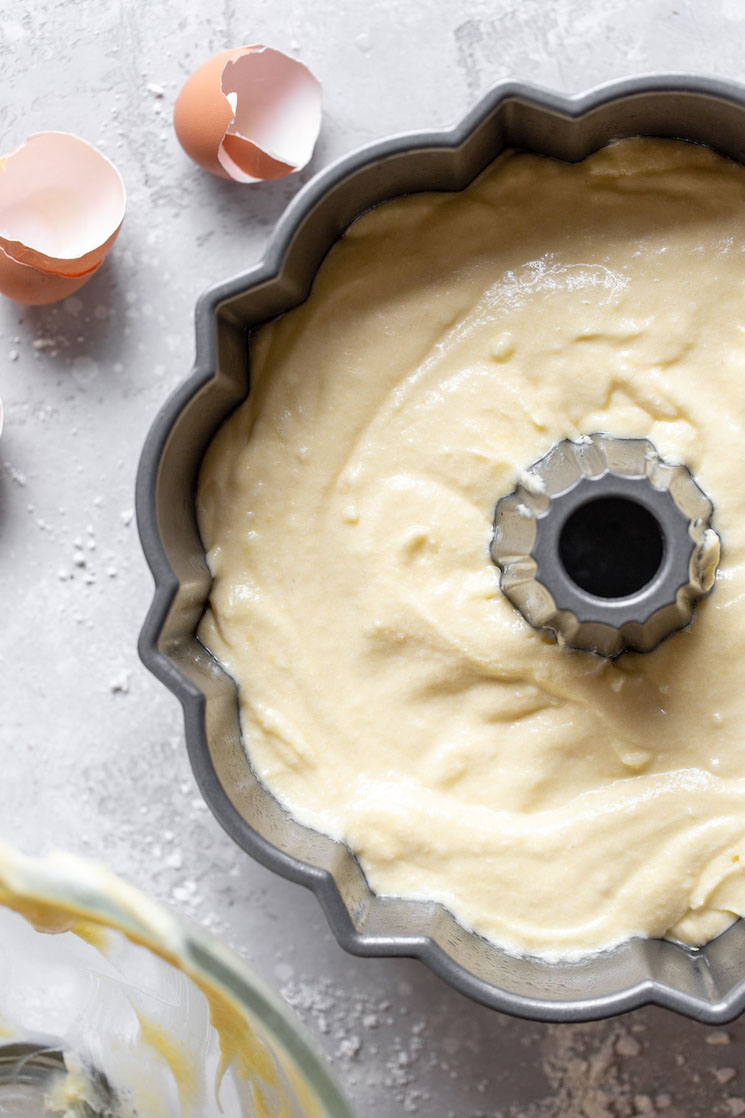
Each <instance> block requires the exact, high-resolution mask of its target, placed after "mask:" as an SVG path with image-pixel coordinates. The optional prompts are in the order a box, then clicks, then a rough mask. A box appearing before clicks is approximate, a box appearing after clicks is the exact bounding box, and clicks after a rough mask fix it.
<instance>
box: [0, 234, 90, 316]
mask: <svg viewBox="0 0 745 1118" xmlns="http://www.w3.org/2000/svg"><path fill="white" fill-rule="evenodd" d="M99 267H100V265H96V267H95V268H92V269H91V270H90V271H89V272H85V273H84V274H83V275H82V276H60V275H57V274H55V273H54V272H42V271H40V270H39V269H38V268H32V267H31V266H30V265H29V264H22V263H21V262H20V261H19V260H14V259H13V257H12V256H8V254H7V252H5V251H4V250H3V249H2V248H0V294H3V295H5V296H7V298H8V299H14V300H15V302H17V303H26V304H27V305H28V306H43V305H44V304H46V303H56V302H58V301H59V300H60V299H66V298H67V296H68V295H72V294H73V292H75V291H77V290H78V288H80V287H82V286H83V284H84V283H87V282H88V280H89V279H90V278H91V276H92V275H93V274H94V272H97V271H98V269H99Z"/></svg>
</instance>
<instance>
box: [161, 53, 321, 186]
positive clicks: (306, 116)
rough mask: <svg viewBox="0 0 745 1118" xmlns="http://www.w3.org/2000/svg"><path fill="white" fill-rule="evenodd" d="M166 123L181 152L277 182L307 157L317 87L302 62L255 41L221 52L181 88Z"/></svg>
mask: <svg viewBox="0 0 745 1118" xmlns="http://www.w3.org/2000/svg"><path fill="white" fill-rule="evenodd" d="M173 123H174V127H175V129H176V135H177V136H178V139H179V143H180V144H181V146H182V148H183V149H184V151H185V152H186V154H187V155H188V156H189V157H190V158H191V159H193V160H194V162H195V163H198V164H199V166H200V167H203V168H204V170H205V171H210V172H211V173H212V174H213V175H219V176H220V177H221V178H225V179H233V180H234V181H236V182H262V181H264V180H266V179H279V178H283V177H284V176H285V175H289V174H292V172H293V171H299V170H301V169H302V168H303V167H304V166H305V165H306V164H307V163H308V161H309V160H310V157H311V155H312V154H313V148H314V147H315V143H316V139H317V138H318V132H319V130H320V127H321V86H320V83H319V82H318V80H317V79H316V78H314V77H313V75H312V74H311V72H310V70H308V68H307V66H304V65H303V64H302V62H298V61H297V60H296V59H294V58H290V57H289V56H288V55H286V54H283V53H282V51H278V50H273V49H272V48H271V47H264V46H260V45H254V46H247V47H236V48H234V49H233V50H226V51H222V52H221V53H220V54H216V55H215V56H214V57H213V58H210V59H209V61H207V62H205V63H204V65H203V66H200V68H199V69H198V70H196V71H195V72H194V73H193V74H192V76H191V77H190V78H189V79H188V81H187V82H186V84H185V85H184V87H183V89H182V90H181V93H180V94H179V96H178V99H177V101H176V104H175V106H174V110H173Z"/></svg>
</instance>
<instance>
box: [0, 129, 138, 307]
mask: <svg viewBox="0 0 745 1118" xmlns="http://www.w3.org/2000/svg"><path fill="white" fill-rule="evenodd" d="M125 206H126V194H125V190H124V183H123V182H122V179H121V176H120V175H119V172H118V171H117V169H116V167H114V165H113V163H111V162H110V161H109V160H108V159H106V157H105V156H104V155H102V154H101V153H100V152H99V151H97V150H96V149H95V148H94V147H92V146H91V145H90V144H88V143H86V142H85V140H81V139H80V138H79V137H77V136H72V135H70V134H69V133H67V132H38V133H36V134H35V135H33V136H29V138H28V139H27V140H26V141H24V143H22V144H20V145H19V146H18V147H17V148H15V150H14V151H11V152H10V153H9V154H8V155H6V156H3V157H2V159H0V249H2V250H3V251H4V253H5V255H6V256H8V257H10V258H11V259H12V260H15V261H17V262H19V263H21V264H25V265H28V266H30V267H32V268H36V269H38V270H39V271H41V272H45V273H54V274H55V275H56V276H64V277H81V276H83V277H87V276H89V275H90V273H91V272H92V271H93V270H94V269H95V268H97V267H98V265H99V264H100V263H101V261H102V260H103V258H104V257H105V255H106V253H107V252H108V251H109V249H110V248H111V246H112V244H113V243H114V241H115V240H116V237H117V235H118V233H119V229H120V227H121V223H122V220H123V218H124V209H125ZM8 271H10V269H8ZM79 286H80V284H78V287H79ZM50 290H51V288H50ZM6 293H7V292H6ZM12 297H13V296H11V298H12ZM50 301H51V300H50Z"/></svg>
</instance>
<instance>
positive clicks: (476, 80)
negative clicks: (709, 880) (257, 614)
mask: <svg viewBox="0 0 745 1118" xmlns="http://www.w3.org/2000/svg"><path fill="white" fill-rule="evenodd" d="M744 31H745V0H679V2H678V3H675V2H674V0H672V2H663V0H623V2H620V0H608V2H607V3H606V4H604V5H594V4H589V3H586V2H584V0H553V2H549V0H546V2H542V0H522V2H520V0H430V2H429V3H414V2H413V0H378V3H377V4H370V3H364V2H362V0H346V2H345V0H314V2H313V3H310V2H308V0H273V2H272V3H269V2H267V0H254V2H253V3H243V4H241V3H238V0H221V2H219V3H218V2H216V0H180V2H179V3H173V2H167V3H147V2H146V0H118V2H113V0H34V2H33V3H32V4H28V3H27V2H26V0H0V62H1V68H0V73H2V78H1V79H0V82H1V88H0V123H1V126H2V150H9V149H10V148H12V147H13V146H14V145H15V144H16V143H17V142H18V141H20V140H21V139H23V138H24V137H25V136H26V135H27V134H29V133H31V132H34V131H37V130H42V129H64V130H69V131H73V132H77V133H78V134H80V135H82V136H83V137H85V138H86V139H88V140H90V141H91V142H93V143H94V144H97V145H99V146H100V147H101V148H102V150H103V151H104V152H106V153H107V154H108V155H109V156H110V157H111V158H112V159H113V160H114V161H115V162H116V163H117V164H118V166H119V167H120V169H121V171H122V174H123V175H124V178H125V180H126V183H127V187H128V190H129V206H128V213H127V218H126V221H125V225H124V228H123V231H122V234H121V237H120V239H119V242H118V244H117V245H116V247H115V250H114V251H113V253H112V254H111V256H110V258H109V260H108V262H107V263H106V264H105V266H104V267H103V268H102V270H101V271H100V273H99V274H98V275H97V276H96V277H95V278H94V279H93V280H92V281H91V282H90V283H89V284H88V285H87V286H86V287H85V288H83V290H82V291H81V292H80V293H79V294H78V295H77V296H75V297H73V298H71V299H68V300H67V301H66V302H64V303H62V304H60V305H58V306H55V307H50V308H46V309H38V310H33V309H24V308H21V307H18V306H16V305H13V304H11V303H8V302H7V301H2V303H1V305H0V394H2V397H3V399H4V401H5V406H6V427H5V432H4V434H3V436H2V440H1V441H0V466H1V469H0V594H1V595H2V603H3V614H2V618H3V620H2V639H1V641H0V702H1V707H0V709H1V712H2V713H1V714H0V836H2V837H3V838H6V839H10V840H11V841H13V842H14V843H16V844H17V845H19V846H21V847H22V848H24V849H26V850H28V851H40V850H44V849H47V848H49V847H50V846H57V847H64V848H67V849H69V850H73V851H77V852H82V853H85V854H89V855H93V856H95V857H97V858H101V859H104V860H105V861H106V862H107V863H108V864H109V865H110V866H111V867H112V868H113V869H114V870H116V871H118V872H119V873H121V874H123V875H124V876H126V877H127V878H129V879H130V880H132V881H134V882H136V883H137V884H138V885H140V886H141V887H143V888H144V889H146V890H148V891H149V892H151V893H153V894H154V895H156V896H158V897H160V898H162V899H164V900H166V901H168V902H170V903H171V904H173V905H174V906H176V908H178V909H179V910H180V911H182V912H184V913H186V914H188V915H189V916H191V917H193V918H195V919H196V920H198V921H202V922H204V923H205V924H207V925H208V926H209V927H211V928H212V929H214V930H215V931H216V932H217V933H219V934H220V935H221V936H223V937H224V938H225V939H226V940H227V941H228V942H230V943H231V944H232V945H234V946H235V947H236V948H237V949H238V950H239V951H240V952H241V953H242V954H244V955H245V956H246V957H247V958H248V959H250V960H251V962H252V963H253V964H254V966H255V967H257V968H258V970H260V971H261V973H262V974H263V975H264V977H265V978H266V979H267V980H268V981H269V982H270V983H271V984H272V985H273V986H274V987H275V988H277V989H278V990H279V991H280V992H281V993H282V995H283V996H284V997H285V998H286V999H287V1000H288V1001H289V1002H290V1004H291V1005H293V1006H294V1007H295V1008H296V1009H297V1010H298V1012H299V1013H300V1014H301V1016H302V1017H303V1018H304V1020H305V1021H306V1022H307V1024H308V1026H309V1028H310V1030H311V1032H312V1033H313V1035H314V1037H315V1039H316V1041H317V1042H318V1044H319V1045H320V1046H321V1047H322V1048H323V1049H324V1050H325V1051H326V1052H327V1053H328V1055H329V1057H330V1058H331V1059H332V1060H333V1063H334V1065H335V1067H336V1068H337V1071H338V1074H339V1076H340V1078H341V1080H342V1082H343V1083H344V1084H345V1086H346V1088H347V1090H348V1093H349V1095H350V1097H351V1098H352V1100H353V1101H354V1103H355V1106H356V1109H357V1113H358V1115H359V1118H373V1116H376V1118H378V1116H382V1118H387V1116H389V1115H397V1114H407V1113H420V1114H426V1115H428V1116H432V1118H446V1116H451V1115H452V1116H455V1118H477V1116H499V1118H614V1116H615V1118H625V1116H631V1115H635V1114H639V1115H641V1114H649V1113H665V1114H667V1115H668V1116H669V1118H683V1116H685V1118H697V1116H701V1118H702V1116H707V1118H709V1116H735V1118H736V1116H737V1115H741V1114H743V1113H745V1101H744V1099H745V1066H744V1065H743V1044H744V1043H745V1031H744V1030H743V1028H742V1027H741V1026H739V1025H736V1026H733V1027H731V1028H729V1029H727V1030H721V1029H720V1030H713V1029H707V1028H702V1027H700V1026H697V1025H694V1024H692V1023H690V1022H686V1021H683V1020H679V1019H677V1018H674V1017H673V1016H671V1015H669V1014H665V1013H662V1012H661V1011H656V1010H648V1011H643V1012H640V1013H637V1014H634V1015H632V1016H629V1017H626V1018H623V1019H620V1020H617V1021H613V1022H608V1023H604V1024H598V1025H589V1026H583V1027H577V1028H555V1027H547V1026H542V1025H536V1024H530V1023H523V1022H518V1021H513V1020H510V1019H507V1018H503V1017H500V1016H498V1015H496V1014H492V1013H490V1012H488V1011H486V1010H484V1009H481V1008H479V1007H477V1006H474V1005H471V1004H470V1003H469V1002H467V1001H466V1000H465V999H463V998H462V997H460V996H459V995H457V994H455V993H454V992H452V991H451V990H449V989H448V988H447V987H446V986H445V985H444V984H443V983H442V982H441V981H440V980H439V979H437V978H435V977H434V976H433V975H431V974H429V973H428V972H427V971H425V970H424V969H423V968H422V967H421V966H420V965H419V964H417V963H415V962H410V961H406V960H398V961H392V960H391V961H389V960H376V961H371V960H363V959H355V958H351V957H348V956H346V955H345V954H344V953H343V952H342V951H341V949H340V948H339V947H338V946H337V945H336V943H335V942H334V941H333V940H332V939H331V937H330V935H329V933H328V931H327V929H326V927H325V924H324V920H323V918H322V916H321V913H320V910H319V908H318V906H317V904H316V901H315V900H314V899H313V897H311V896H310V895H307V894H306V893H304V892H303V891H302V890H300V889H298V888H297V887H295V886H293V885H290V884H288V883H287V882H285V881H282V880H279V879H278V878H275V877H273V876H272V875H271V874H269V873H268V872H267V871H265V870H263V869H262V868H260V867H259V866H257V865H254V864H253V863H251V862H250V861H249V860H248V859H247V858H246V857H245V856H244V855H242V854H241V853H240V852H239V851H238V850H237V849H236V848H235V847H234V846H233V845H232V843H231V842H230V841H229V840H228V839H227V838H226V837H225V836H224V835H223V833H222V832H221V830H220V829H219V827H218V826H217V824H216V823H215V822H214V821H213V819H212V817H211V816H210V814H209V813H208V811H207V810H206V809H205V807H204V806H203V804H202V802H201V800H200V797H199V794H198V792H197V789H196V787H195V784H194V781H193V779H192V776H191V772H190V770H189V767H188V764H187V760H186V756H185V751H184V748H183V738H182V728H181V721H180V712H179V709H178V707H177V704H176V702H175V700H174V699H173V698H172V697H171V696H170V695H169V694H168V693H167V692H165V691H164V690H163V688H162V687H161V686H160V685H159V684H158V683H156V682H155V680H154V679H152V678H151V677H149V676H148V674H147V673H146V672H145V671H144V669H143V668H142V667H141V666H140V665H139V662H138V660H137V655H136V650H135V644H136V638H137V633H138V628H139V625H140V622H141V619H142V617H143V615H144V613H145V610H146V607H147V604H148V600H149V597H150V592H151V583H150V577H149V574H148V572H147V570H146V567H145V564H144V561H143V558H142V555H141V553H140V548H139V543H138V540H137V536H136V529H135V525H134V522H133V518H132V505H133V495H132V490H133V480H134V473H135V467H136V463H137V458H138V453H139V449H140V446H141V444H142V441H143V439H144V436H145V433H146V431H147V428H148V425H149V424H150V421H151V419H152V418H153V416H154V414H155V412H156V410H157V408H158V406H159V405H160V403H161V402H162V401H163V400H164V399H165V398H166V396H167V395H168V393H169V392H170V391H171V389H173V388H174V387H175V385H176V384H178V382H179V381H180V380H181V379H182V378H183V377H185V376H186V374H187V373H188V370H189V367H190V364H191V359H192V353H193V331H192V312H193V306H194V302H195V300H196V298H197V296H198V294H199V293H200V291H201V290H202V289H203V288H204V287H205V286H206V285H207V284H210V283H212V282H214V281H217V280H221V279H224V278H226V277H227V276H229V275H231V274H232V273H235V272H237V271H239V270H242V269H244V268H246V267H248V266H249V265H250V264H251V263H253V262H254V261H255V260H256V259H257V258H258V257H259V255H260V253H261V251H262V246H263V245H264V243H265V240H266V238H267V236H268V234H269V232H270V230H271V228H272V225H273V223H274V221H275V220H276V218H277V216H278V215H279V214H280V212H281V211H282V209H283V207H284V206H285V204H286V203H287V201H288V200H289V198H290V197H291V196H292V195H293V193H294V192H295V191H296V189H297V187H298V186H299V185H300V182H302V181H303V180H305V179H306V178H307V175H308V174H310V173H311V172H312V170H315V169H318V168H320V167H322V166H324V165H325V164H327V163H328V162H329V161H330V160H332V159H334V158H335V157H337V156H339V155H341V154H343V153H344V152H346V151H349V150H351V149H353V148H355V147H357V146H359V145H360V144H362V143H364V142H366V141H369V140H371V139H374V138H377V137H380V136H385V135H387V134H390V133H391V132H395V131H401V130H408V129H412V128H419V127H429V126H437V125H441V124H444V123H447V122H450V121H453V120H454V119H455V118H457V117H458V116H459V115H461V114H462V112H463V111H464V110H465V109H466V108H467V107H468V106H469V105H470V104H471V103H472V102H473V100H474V99H475V98H476V97H477V96H478V94H479V93H481V92H482V91H484V90H485V89H486V88H487V87H488V86H489V85H490V84H491V83H492V82H494V81H495V80H496V79H498V78H503V77H508V76H512V77H520V78H528V79H532V80H534V81H536V82H539V83H542V84H544V85H546V86H550V87H554V88H556V89H560V90H569V91H574V90H581V89H584V88H586V87H588V86H590V85H592V84H594V83H598V82H601V81H604V80H606V79H609V78H612V77H617V76H621V75H627V74H636V73H644V72H649V71H652V70H661V69H667V70H676V69H677V70H681V71H693V72H697V73H705V74H717V75H721V76H726V77H729V78H735V79H737V78H740V77H742V78H744V79H745V63H744V62H743V54H742V40H743V32H744ZM250 41H254V42H264V43H267V44H269V45H272V46H277V47H279V48H282V49H285V50H287V51H289V52H292V53H295V54H297V55H298V56H299V57H301V58H302V59H303V60H304V61H305V62H307V63H308V64H309V65H310V67H311V68H312V69H313V70H314V72H315V73H316V74H317V75H318V77H319V78H320V79H321V81H322V82H323V84H324V93H325V119H324V127H323V132H322V136H321V140H320V142H319V145H318V149H317V153H316V156H315V158H314V161H313V165H312V167H311V169H310V170H309V171H307V172H305V173H303V174H302V175H300V176H295V177H293V178H291V179H289V180H285V181H283V182H280V183H274V184H268V185H265V186H257V187H241V186H237V185H235V184H230V183H223V182H220V181H218V180H215V179H212V178H210V177H209V176H207V175H206V174H204V173H203V172H201V171H199V170H198V169H196V168H195V167H193V166H192V165H191V164H190V163H189V162H188V161H187V159H186V157H185V156H184V155H183V154H182V152H181V150H180V148H179V146H178V144H177V142H176V139H175V137H174V134H173V131H172V128H171V119H170V109H171V105H172V102H173V99H174V97H175V95H176V94H177V92H178V90H179V88H180V85H181V83H182V82H183V80H184V79H185V77H186V76H187V75H188V74H189V73H190V71H191V70H192V69H193V68H194V67H195V66H196V65H197V64H199V63H200V62H201V61H202V60H203V59H205V58H206V57H208V56H209V55H210V54H211V53H213V52H215V51H217V50H218V49H221V48H223V47H225V46H229V45H235V44H239V43H242V42H250ZM152 87H162V89H163V91H164V92H163V96H158V95H157V89H153V88H152Z"/></svg>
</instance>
